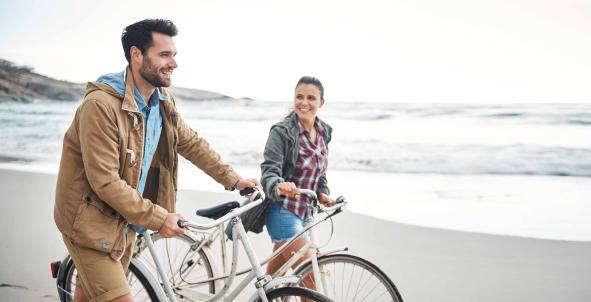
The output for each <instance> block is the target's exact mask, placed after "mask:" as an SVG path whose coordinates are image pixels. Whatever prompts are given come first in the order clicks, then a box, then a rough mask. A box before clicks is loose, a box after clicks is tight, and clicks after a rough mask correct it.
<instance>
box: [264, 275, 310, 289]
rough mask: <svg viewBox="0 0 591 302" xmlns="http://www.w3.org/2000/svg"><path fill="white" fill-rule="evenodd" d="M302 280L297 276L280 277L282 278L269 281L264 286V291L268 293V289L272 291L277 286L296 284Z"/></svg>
mask: <svg viewBox="0 0 591 302" xmlns="http://www.w3.org/2000/svg"><path fill="white" fill-rule="evenodd" d="M301 279H302V276H299V275H297V276H296V275H289V276H282V277H277V278H275V279H272V280H271V281H269V283H267V284H265V287H264V288H265V291H268V290H270V289H273V288H275V287H277V285H284V284H285V285H288V284H294V283H295V284H297V283H299V282H300V280H301Z"/></svg>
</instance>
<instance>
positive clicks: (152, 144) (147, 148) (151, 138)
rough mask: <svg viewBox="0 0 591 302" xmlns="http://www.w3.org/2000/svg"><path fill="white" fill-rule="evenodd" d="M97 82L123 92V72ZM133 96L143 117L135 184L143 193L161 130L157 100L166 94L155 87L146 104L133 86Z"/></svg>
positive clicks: (101, 78) (107, 76) (99, 79)
mask: <svg viewBox="0 0 591 302" xmlns="http://www.w3.org/2000/svg"><path fill="white" fill-rule="evenodd" d="M97 82H99V83H104V84H107V85H109V86H111V87H113V89H114V90H115V91H117V92H119V93H121V95H124V94H125V76H124V72H120V73H110V74H106V75H103V76H101V77H99V78H98V80H97ZM133 96H134V99H135V102H136V103H137V107H138V110H139V112H140V113H141V114H142V116H143V118H144V152H143V154H144V157H143V159H142V169H141V173H140V180H139V182H138V186H137V191H138V192H139V193H140V194H143V193H144V189H145V187H146V179H147V177H148V171H149V170H150V164H151V163H152V158H153V157H154V154H155V153H156V148H157V147H158V142H159V141H160V133H161V132H162V115H160V106H159V104H160V102H159V101H166V96H165V95H163V94H161V93H160V90H159V89H155V90H154V93H153V94H152V95H151V96H150V100H149V101H148V103H147V104H146V102H145V101H144V99H143V98H142V96H141V94H140V92H139V90H138V89H137V87H135V88H134V93H133ZM131 227H132V228H133V229H134V230H135V231H136V232H138V233H143V231H144V230H145V229H142V228H138V227H136V226H134V225H132V226H131Z"/></svg>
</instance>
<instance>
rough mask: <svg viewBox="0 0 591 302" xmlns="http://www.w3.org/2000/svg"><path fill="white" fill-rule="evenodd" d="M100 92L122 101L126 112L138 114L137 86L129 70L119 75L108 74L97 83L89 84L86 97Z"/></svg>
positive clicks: (122, 106)
mask: <svg viewBox="0 0 591 302" xmlns="http://www.w3.org/2000/svg"><path fill="white" fill-rule="evenodd" d="M97 90H100V91H102V92H105V93H108V94H110V95H112V96H114V97H116V98H118V99H120V100H122V105H121V108H122V109H123V110H126V111H133V112H138V106H137V103H136V102H135V98H134V90H135V85H134V83H133V75H132V73H131V72H129V68H127V69H126V70H125V71H122V72H119V73H108V74H105V75H102V76H100V77H99V78H98V80H97V81H96V82H88V84H87V85H86V92H85V96H87V95H89V94H90V93H92V92H94V91H97Z"/></svg>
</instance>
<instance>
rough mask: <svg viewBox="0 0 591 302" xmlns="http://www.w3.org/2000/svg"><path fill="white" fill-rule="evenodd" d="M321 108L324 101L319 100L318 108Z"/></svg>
mask: <svg viewBox="0 0 591 302" xmlns="http://www.w3.org/2000/svg"><path fill="white" fill-rule="evenodd" d="M322 106H324V99H320V106H318V108H322Z"/></svg>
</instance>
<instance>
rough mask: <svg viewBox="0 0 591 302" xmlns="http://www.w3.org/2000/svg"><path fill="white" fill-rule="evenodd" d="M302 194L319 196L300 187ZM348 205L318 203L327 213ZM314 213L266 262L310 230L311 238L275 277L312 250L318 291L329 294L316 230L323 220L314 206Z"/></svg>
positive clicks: (314, 197)
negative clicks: (301, 228)
mask: <svg viewBox="0 0 591 302" xmlns="http://www.w3.org/2000/svg"><path fill="white" fill-rule="evenodd" d="M299 192H300V194H305V195H308V196H309V197H311V198H313V199H315V200H318V197H317V196H316V192H314V191H312V190H307V189H299ZM345 205H346V202H342V203H338V204H335V205H333V206H331V207H325V206H324V205H322V204H321V203H318V205H317V206H318V207H319V208H320V210H322V211H324V212H326V213H332V212H335V211H337V210H338V209H340V208H342V207H344V206H345ZM312 211H313V212H312V215H309V216H308V218H307V219H306V227H305V228H304V229H303V230H302V231H300V232H299V233H298V234H296V235H295V236H294V237H293V238H292V239H290V241H288V242H287V243H286V244H284V245H283V246H282V247H281V248H280V249H278V250H277V251H275V252H274V253H273V254H272V255H271V256H270V257H269V259H268V260H266V261H265V263H266V262H267V261H270V260H271V259H273V258H275V257H276V256H277V255H278V254H280V253H281V252H283V251H284V250H285V249H286V248H287V247H288V246H289V245H290V244H291V243H292V242H293V241H295V239H297V238H298V237H299V236H300V235H301V234H303V233H305V232H306V231H308V232H310V240H309V241H308V242H307V243H306V244H305V245H304V246H302V247H301V248H300V249H299V250H298V251H297V252H296V253H295V254H293V255H292V256H291V258H289V260H288V261H287V262H285V264H283V265H282V266H281V267H280V268H279V269H278V270H277V271H276V272H275V273H274V274H273V277H275V276H279V275H283V274H285V273H286V272H288V271H289V269H290V268H291V267H292V266H293V265H294V264H295V263H296V262H297V261H298V260H299V259H301V258H302V257H304V256H305V254H306V251H308V250H309V251H310V253H311V256H310V259H311V262H312V272H313V276H314V280H316V281H315V282H316V289H315V290H316V291H317V292H319V293H321V294H324V295H326V294H328V292H327V291H328V288H327V284H326V280H325V278H322V276H323V274H325V272H321V271H320V268H319V266H318V244H317V237H316V232H315V226H316V225H317V224H319V223H321V222H322V221H319V222H316V221H315V219H314V216H315V215H316V213H317V212H318V210H317V208H316V207H313V210H312ZM344 250H347V249H346V248H343V249H338V250H334V251H331V252H328V253H325V254H331V253H334V252H338V251H344ZM318 280H321V281H320V282H318Z"/></svg>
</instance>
